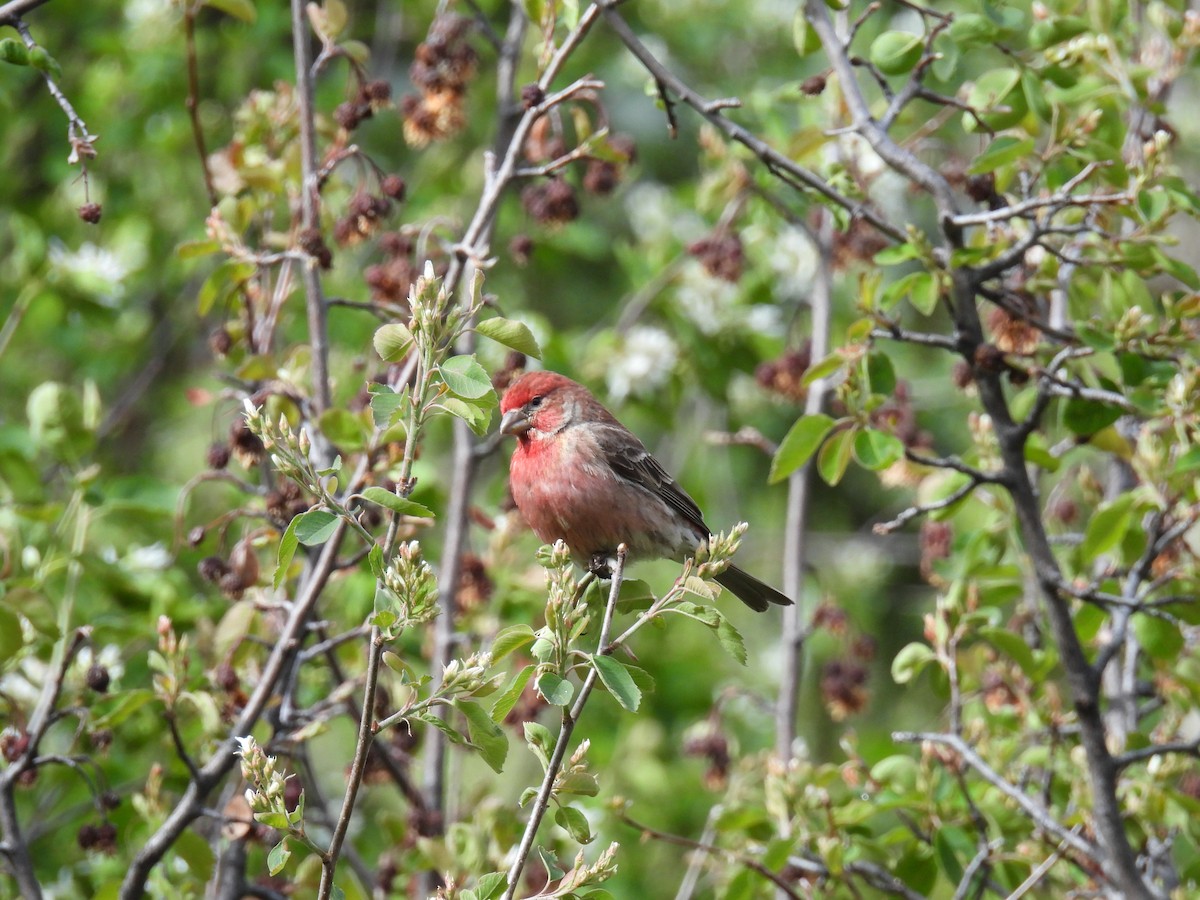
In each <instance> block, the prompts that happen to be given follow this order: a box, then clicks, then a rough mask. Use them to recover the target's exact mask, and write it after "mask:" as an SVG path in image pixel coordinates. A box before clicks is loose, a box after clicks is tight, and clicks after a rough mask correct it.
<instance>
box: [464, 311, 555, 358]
mask: <svg viewBox="0 0 1200 900" xmlns="http://www.w3.org/2000/svg"><path fill="white" fill-rule="evenodd" d="M475 330H476V331H477V332H479V333H480V334H482V335H483V336H484V337H489V338H491V339H492V340H493V341H495V342H496V343H498V344H503V345H504V346H505V347H508V348H509V349H511V350H516V351H517V352H518V353H524V354H525V355H526V356H532V357H533V358H534V359H541V358H542V349H541V348H540V347H539V346H538V343H537V339H536V338H535V337H534V336H533V332H532V331H530V330H529V326H528V325H526V324H525V323H524V322H514V321H513V320H512V319H505V318H502V317H500V316H496V317H495V318H492V319H484V320H483V321H482V322H480V323H478V324H477V325H476V326H475Z"/></svg>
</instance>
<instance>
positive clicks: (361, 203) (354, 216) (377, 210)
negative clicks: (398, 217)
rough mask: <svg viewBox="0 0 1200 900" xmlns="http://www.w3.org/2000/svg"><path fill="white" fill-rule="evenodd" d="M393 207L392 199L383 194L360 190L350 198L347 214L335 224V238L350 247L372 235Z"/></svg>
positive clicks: (344, 245)
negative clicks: (377, 194)
mask: <svg viewBox="0 0 1200 900" xmlns="http://www.w3.org/2000/svg"><path fill="white" fill-rule="evenodd" d="M391 209H392V201H391V200H389V199H388V198H387V197H384V196H382V195H379V196H376V195H374V194H369V193H367V192H366V191H364V190H361V189H360V190H359V191H358V192H357V193H356V194H355V195H354V196H353V197H351V198H350V205H349V207H348V208H347V210H346V215H345V216H343V217H342V218H340V219H338V220H337V222H335V223H334V225H333V239H334V240H335V241H337V242H338V245H339V246H342V247H348V246H351V245H353V244H357V243H358V242H359V241H362V240H363V239H365V238H368V237H370V236H371V235H372V234H374V233H375V231H376V229H378V227H379V223H380V220H381V219H383V217H384V216H386V215H387V214H388V213H389V212H391Z"/></svg>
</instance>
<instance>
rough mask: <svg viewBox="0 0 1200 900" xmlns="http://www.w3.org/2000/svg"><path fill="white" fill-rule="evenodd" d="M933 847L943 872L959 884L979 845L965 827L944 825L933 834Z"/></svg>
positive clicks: (952, 882) (951, 880)
mask: <svg viewBox="0 0 1200 900" xmlns="http://www.w3.org/2000/svg"><path fill="white" fill-rule="evenodd" d="M933 849H934V852H935V853H936V854H937V857H938V861H939V862H940V863H941V865H942V873H943V874H944V875H945V876H946V877H947V878H949V879H950V883H951V884H958V883H959V882H960V881H961V880H962V877H963V871H964V869H965V866H966V865H967V864H968V863H970V861H971V860H972V859H973V858H974V857H975V854H976V852H977V851H978V849H979V848H978V847H977V846H976V844H975V839H974V838H972V837H971V835H969V834H968V833H967V832H966V830H965V829H962V828H959V827H958V826H956V825H943V826H942V827H941V828H938V829H937V830H936V831H935V832H934V835H933Z"/></svg>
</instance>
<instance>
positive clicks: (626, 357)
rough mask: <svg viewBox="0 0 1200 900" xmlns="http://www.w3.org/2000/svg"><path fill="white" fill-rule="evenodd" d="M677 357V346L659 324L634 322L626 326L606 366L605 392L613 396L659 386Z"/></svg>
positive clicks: (666, 377) (646, 390) (621, 396)
mask: <svg viewBox="0 0 1200 900" xmlns="http://www.w3.org/2000/svg"><path fill="white" fill-rule="evenodd" d="M678 359H679V348H678V347H676V346H675V341H674V340H673V339H672V338H671V336H670V335H669V334H667V333H666V332H665V331H663V330H662V329H661V328H654V327H651V326H648V325H638V326H636V327H634V328H631V329H629V331H628V333H626V335H625V341H624V343H623V345H622V346H621V347H620V348H619V349H618V350H617V353H616V355H615V356H614V357H613V359H612V360H611V361H610V363H609V367H608V377H607V382H608V392H609V394H610V395H611V396H612V397H613V398H614V399H617V400H620V399H622V398H624V397H628V396H629V395H630V394H634V393H638V394H644V393H649V392H652V391H654V390H656V389H658V388H659V387H661V386H662V385H663V384H664V383H665V382H666V380H667V379H668V378H669V377H670V376H671V371H672V370H673V369H674V368H675V363H676V361H677V360H678Z"/></svg>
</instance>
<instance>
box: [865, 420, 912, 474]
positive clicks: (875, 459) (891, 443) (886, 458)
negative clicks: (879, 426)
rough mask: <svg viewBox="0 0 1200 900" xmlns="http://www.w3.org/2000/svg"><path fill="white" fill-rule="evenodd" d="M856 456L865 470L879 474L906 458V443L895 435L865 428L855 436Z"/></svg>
mask: <svg viewBox="0 0 1200 900" xmlns="http://www.w3.org/2000/svg"><path fill="white" fill-rule="evenodd" d="M854 456H855V458H856V459H857V460H858V462H859V464H860V465H862V466H863V468H866V469H870V470H871V471H872V472H878V471H880V470H882V469H886V468H887V467H888V466H890V465H891V464H892V463H894V462H895V461H896V460H898V459H900V458H901V457H903V456H904V442H903V441H902V440H900V438H898V437H896V436H895V435H894V434H886V433H885V432H882V431H876V430H875V429H874V428H863V429H862V430H860V431H859V432H858V434H856V435H855V436H854Z"/></svg>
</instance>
